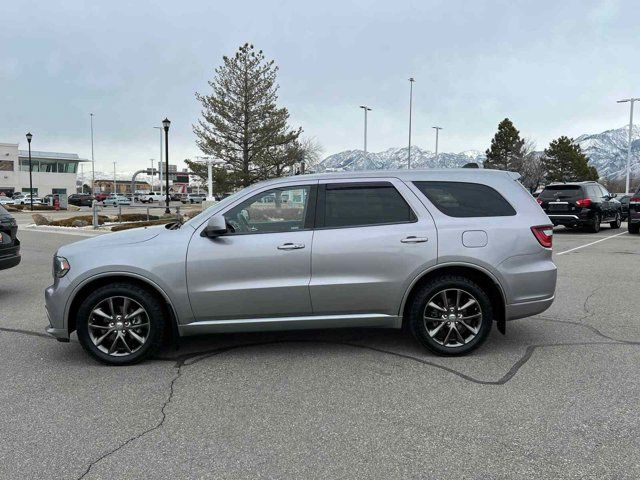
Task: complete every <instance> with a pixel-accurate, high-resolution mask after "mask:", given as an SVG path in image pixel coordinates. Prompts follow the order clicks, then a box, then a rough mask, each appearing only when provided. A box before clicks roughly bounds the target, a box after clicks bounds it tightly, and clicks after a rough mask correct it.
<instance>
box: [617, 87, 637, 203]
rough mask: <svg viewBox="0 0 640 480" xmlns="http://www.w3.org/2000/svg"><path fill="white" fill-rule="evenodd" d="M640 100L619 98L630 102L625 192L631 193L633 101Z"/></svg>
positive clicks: (619, 101)
mask: <svg viewBox="0 0 640 480" xmlns="http://www.w3.org/2000/svg"><path fill="white" fill-rule="evenodd" d="M637 101H640V98H625V99H624V100H618V103H627V102H628V103H629V104H630V105H629V106H630V108H629V145H627V187H626V190H625V193H626V194H627V195H629V189H630V182H631V178H630V174H631V140H632V138H631V135H632V133H633V103H634V102H637Z"/></svg>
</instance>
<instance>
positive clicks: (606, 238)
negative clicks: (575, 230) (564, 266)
mask: <svg viewBox="0 0 640 480" xmlns="http://www.w3.org/2000/svg"><path fill="white" fill-rule="evenodd" d="M626 233H628V232H622V233H616V234H615V235H609V236H608V237H605V238H601V239H600V240H596V241H595V242H591V243H587V244H586V245H580V246H579V247H574V248H570V249H569V250H565V251H564V252H559V253H557V254H556V255H564V254H565V253H569V252H573V251H574V250H580V249H581V248H585V247H590V246H591V245H595V244H596V243H600V242H604V241H605V240H609V239H611V238H615V237H619V236H620V235H625V234H626Z"/></svg>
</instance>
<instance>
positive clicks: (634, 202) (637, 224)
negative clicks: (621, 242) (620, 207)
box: [627, 188, 640, 233]
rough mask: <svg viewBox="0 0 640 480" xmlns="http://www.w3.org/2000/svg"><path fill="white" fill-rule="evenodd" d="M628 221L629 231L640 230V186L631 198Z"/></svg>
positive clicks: (636, 231) (635, 231)
mask: <svg viewBox="0 0 640 480" xmlns="http://www.w3.org/2000/svg"><path fill="white" fill-rule="evenodd" d="M627 222H628V223H627V229H628V230H629V233H639V232H640V188H638V191H637V192H636V193H635V194H634V195H633V196H632V197H631V198H630V199H629V215H628V217H627Z"/></svg>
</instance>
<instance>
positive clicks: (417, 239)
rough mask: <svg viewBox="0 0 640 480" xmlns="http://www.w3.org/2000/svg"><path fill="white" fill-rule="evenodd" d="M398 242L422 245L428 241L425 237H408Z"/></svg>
mask: <svg viewBox="0 0 640 480" xmlns="http://www.w3.org/2000/svg"><path fill="white" fill-rule="evenodd" d="M400 241H401V242H402V243H424V242H428V241H429V239H428V238H427V237H416V236H413V235H412V236H410V237H407V238H403V239H402V240H400Z"/></svg>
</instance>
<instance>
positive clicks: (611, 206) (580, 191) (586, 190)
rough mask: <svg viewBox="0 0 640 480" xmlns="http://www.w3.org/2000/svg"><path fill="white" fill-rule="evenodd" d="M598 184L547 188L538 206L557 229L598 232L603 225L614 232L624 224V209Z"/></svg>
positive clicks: (539, 199)
mask: <svg viewBox="0 0 640 480" xmlns="http://www.w3.org/2000/svg"><path fill="white" fill-rule="evenodd" d="M615 197H616V194H615V193H614V194H611V193H609V192H608V191H607V189H606V188H604V187H603V186H602V185H600V184H599V183H598V182H572V183H557V184H551V185H547V186H546V187H545V189H544V190H543V191H542V193H540V196H538V198H537V202H538V204H539V205H540V206H541V207H542V209H543V210H544V212H545V213H546V214H547V215H549V218H550V219H551V221H552V222H553V224H554V225H564V226H565V227H567V228H583V229H585V230H586V231H588V232H594V233H595V232H599V231H600V224H601V223H608V224H609V225H610V226H611V228H620V225H621V224H622V205H621V204H620V202H618V201H617V200H616V199H615Z"/></svg>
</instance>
